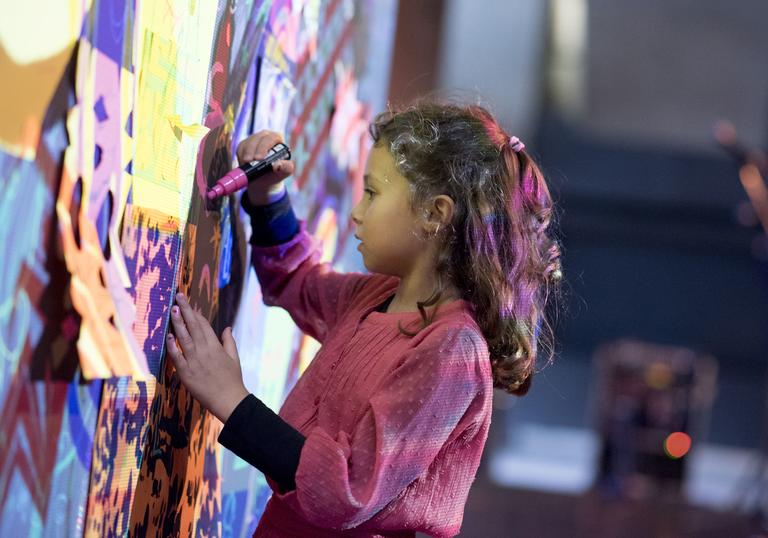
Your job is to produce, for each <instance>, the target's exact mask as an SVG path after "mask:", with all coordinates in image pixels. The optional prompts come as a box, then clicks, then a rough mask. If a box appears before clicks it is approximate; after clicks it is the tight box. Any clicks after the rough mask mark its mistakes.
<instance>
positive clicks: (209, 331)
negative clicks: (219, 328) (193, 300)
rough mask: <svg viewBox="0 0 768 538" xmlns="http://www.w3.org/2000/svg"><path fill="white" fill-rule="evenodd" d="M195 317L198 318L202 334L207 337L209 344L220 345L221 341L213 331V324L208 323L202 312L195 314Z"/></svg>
mask: <svg viewBox="0 0 768 538" xmlns="http://www.w3.org/2000/svg"><path fill="white" fill-rule="evenodd" d="M195 315H196V316H197V322H198V325H199V326H200V332H201V333H202V334H203V336H205V341H206V342H207V343H208V344H216V345H219V339H218V338H217V337H216V332H215V331H214V330H213V327H211V324H210V323H209V322H208V320H207V319H206V318H205V316H204V315H203V314H202V312H195Z"/></svg>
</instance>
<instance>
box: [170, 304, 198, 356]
mask: <svg viewBox="0 0 768 538" xmlns="http://www.w3.org/2000/svg"><path fill="white" fill-rule="evenodd" d="M171 323H173V332H174V333H175V334H176V337H177V338H178V339H179V342H180V343H181V346H182V347H183V348H184V349H186V350H189V349H190V348H191V347H192V345H193V344H194V342H193V340H192V336H191V335H190V334H189V331H188V330H187V325H186V323H185V322H184V318H183V317H181V310H180V309H179V307H178V306H177V305H173V306H172V307H171ZM168 336H170V337H171V338H173V336H172V335H168ZM174 342H175V340H174Z"/></svg>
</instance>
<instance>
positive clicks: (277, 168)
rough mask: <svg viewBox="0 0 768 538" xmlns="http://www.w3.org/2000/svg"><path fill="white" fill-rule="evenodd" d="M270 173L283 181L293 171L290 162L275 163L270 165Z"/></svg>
mask: <svg viewBox="0 0 768 538" xmlns="http://www.w3.org/2000/svg"><path fill="white" fill-rule="evenodd" d="M272 171H273V172H274V173H275V175H276V176H277V177H278V178H280V179H285V178H287V177H288V176H290V175H291V174H293V171H294V164H293V162H291V161H285V160H282V161H277V162H276V163H274V164H273V165H272Z"/></svg>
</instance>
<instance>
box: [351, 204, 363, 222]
mask: <svg viewBox="0 0 768 538" xmlns="http://www.w3.org/2000/svg"><path fill="white" fill-rule="evenodd" d="M359 207H360V204H358V205H356V206H355V207H353V208H352V211H351V212H350V213H349V219H350V220H351V221H352V222H354V223H355V224H357V225H358V226H360V222H361V221H360V217H359V216H358V208H359Z"/></svg>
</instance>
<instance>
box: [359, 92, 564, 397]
mask: <svg viewBox="0 0 768 538" xmlns="http://www.w3.org/2000/svg"><path fill="white" fill-rule="evenodd" d="M370 133H371V136H372V138H373V141H374V145H378V144H384V145H385V147H386V148H387V149H388V150H389V151H390V153H391V154H392V156H393V158H394V160H395V165H396V167H397V169H398V170H399V171H400V173H401V174H403V176H405V178H406V179H407V180H408V181H409V183H410V189H411V207H412V208H417V207H421V206H422V204H423V203H424V202H426V201H428V200H430V199H431V198H433V197H435V196H438V195H441V194H445V195H448V196H450V197H451V199H452V200H453V201H454V213H453V216H452V221H451V223H450V226H448V230H449V231H448V233H447V234H445V235H443V236H442V237H441V239H440V241H441V244H440V245H439V253H438V259H437V266H436V269H437V275H438V276H437V282H436V291H435V292H434V293H433V294H432V295H431V296H430V297H429V298H428V299H426V300H425V301H421V302H419V303H418V308H419V311H420V313H421V317H422V323H423V326H426V325H428V324H429V323H430V322H431V319H428V318H427V315H426V311H425V307H428V306H432V305H435V304H437V303H438V302H439V300H440V298H441V296H442V295H443V293H445V291H446V290H447V289H448V287H449V285H452V286H453V287H455V288H456V289H457V290H459V292H460V293H461V295H462V298H463V299H464V300H466V301H468V302H469V303H470V304H471V305H472V307H473V310H474V312H473V314H474V318H475V320H476V321H477V323H478V325H479V326H480V329H481V330H482V333H483V336H484V337H485V339H486V341H487V343H488V349H489V354H490V360H491V366H492V371H493V383H494V387H497V388H500V389H503V390H505V391H507V392H509V393H512V394H516V395H518V396H522V395H524V394H525V393H527V392H528V390H529V388H530V386H531V381H532V376H533V374H534V367H535V364H536V357H537V353H539V351H540V350H541V349H545V350H546V351H547V353H548V360H550V359H551V358H552V355H553V353H554V351H553V344H554V335H553V330H552V325H551V324H550V323H549V321H548V320H547V316H546V315H545V309H546V307H547V302H548V299H549V298H550V297H551V296H552V294H553V292H556V291H557V290H558V289H559V283H560V280H561V279H562V270H561V264H560V247H559V244H558V242H557V241H556V240H554V239H553V238H552V236H551V227H552V220H553V205H552V198H551V196H550V193H549V189H548V187H547V184H546V182H545V180H544V176H543V175H542V173H541V170H540V169H539V167H538V166H537V164H536V163H535V162H534V160H533V159H532V158H531V156H530V155H529V154H528V153H527V152H526V151H525V150H522V151H515V149H519V148H514V149H513V147H511V146H510V143H509V141H510V136H509V135H508V134H507V133H506V132H505V131H504V130H503V129H502V128H501V126H500V125H499V124H498V123H497V122H496V120H495V119H494V118H493V116H492V115H491V114H490V112H488V110H486V109H485V108H483V107H481V106H477V105H468V106H462V105H456V104H449V103H441V102H437V101H433V100H431V101H422V102H417V103H414V104H412V105H409V106H407V107H405V108H402V109H391V110H388V111H385V112H382V113H380V114H379V115H378V116H376V117H375V118H374V120H373V121H372V123H371V126H370ZM433 316H434V313H433ZM401 330H403V329H402V328H401ZM403 332H406V331H404V330H403ZM406 334H410V333H407V332H406Z"/></svg>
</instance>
